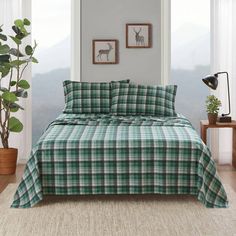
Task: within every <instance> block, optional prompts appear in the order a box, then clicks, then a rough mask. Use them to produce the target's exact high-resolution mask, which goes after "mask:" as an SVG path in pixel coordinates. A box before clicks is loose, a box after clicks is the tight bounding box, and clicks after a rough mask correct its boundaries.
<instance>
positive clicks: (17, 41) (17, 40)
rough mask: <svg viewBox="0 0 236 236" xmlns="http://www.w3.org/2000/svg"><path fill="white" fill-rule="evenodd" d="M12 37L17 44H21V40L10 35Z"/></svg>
mask: <svg viewBox="0 0 236 236" xmlns="http://www.w3.org/2000/svg"><path fill="white" fill-rule="evenodd" d="M10 38H11V39H12V40H13V41H14V42H15V43H16V44H17V45H20V44H21V40H20V39H18V38H16V37H13V36H10Z"/></svg>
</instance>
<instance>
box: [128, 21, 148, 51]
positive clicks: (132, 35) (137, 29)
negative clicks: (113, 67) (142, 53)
mask: <svg viewBox="0 0 236 236" xmlns="http://www.w3.org/2000/svg"><path fill="white" fill-rule="evenodd" d="M151 47H152V25H151V24H126V48H151Z"/></svg>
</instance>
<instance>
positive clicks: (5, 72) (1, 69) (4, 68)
mask: <svg viewBox="0 0 236 236" xmlns="http://www.w3.org/2000/svg"><path fill="white" fill-rule="evenodd" d="M10 69H11V68H10V67H9V66H0V73H1V77H2V78H4V77H6V76H7V75H8V74H9V72H10Z"/></svg>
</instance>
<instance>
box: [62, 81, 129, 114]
mask: <svg viewBox="0 0 236 236" xmlns="http://www.w3.org/2000/svg"><path fill="white" fill-rule="evenodd" d="M118 83H129V80H121V81H119V82H118ZM63 87H64V95H65V108H64V111H63V112H64V113H90V114H91V113H109V112H110V106H111V91H110V90H111V83H89V82H76V81H70V80H66V81H64V82H63Z"/></svg>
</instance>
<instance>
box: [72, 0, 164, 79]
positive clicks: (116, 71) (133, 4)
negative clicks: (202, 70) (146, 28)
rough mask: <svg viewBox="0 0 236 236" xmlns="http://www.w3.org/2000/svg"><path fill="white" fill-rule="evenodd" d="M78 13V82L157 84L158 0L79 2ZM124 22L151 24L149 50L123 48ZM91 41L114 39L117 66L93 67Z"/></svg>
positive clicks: (158, 69)
mask: <svg viewBox="0 0 236 236" xmlns="http://www.w3.org/2000/svg"><path fill="white" fill-rule="evenodd" d="M77 13H78V11H77ZM81 13H82V16H81V34H82V36H81V38H82V42H81V53H82V54H81V55H82V57H81V60H82V61H81V80H82V81H93V82H96V81H99V82H101V81H111V80H121V79H126V78H130V79H131V80H133V81H135V82H137V83H142V84H160V83H161V67H162V65H161V64H162V62H161V55H162V50H161V40H162V37H161V25H162V23H161V0H149V1H144V0H82V2H81ZM126 23H151V24H152V28H153V32H152V34H153V40H152V42H153V43H152V48H150V49H127V48H125V26H126ZM93 39H118V40H119V64H116V65H93V64H92V40H93ZM78 76H79V75H78Z"/></svg>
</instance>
